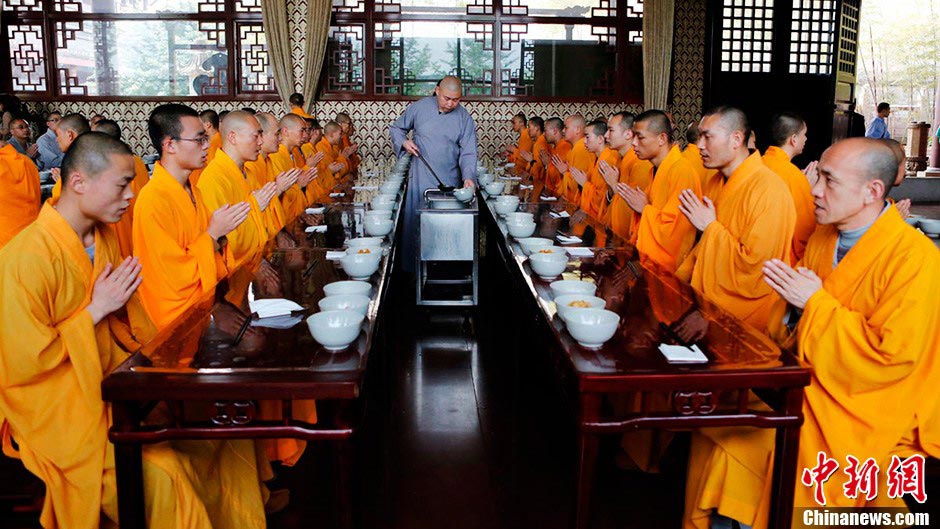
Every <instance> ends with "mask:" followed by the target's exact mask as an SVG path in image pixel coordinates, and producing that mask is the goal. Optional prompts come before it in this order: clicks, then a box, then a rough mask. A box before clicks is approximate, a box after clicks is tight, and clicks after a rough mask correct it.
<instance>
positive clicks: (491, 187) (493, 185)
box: [485, 182, 506, 195]
mask: <svg viewBox="0 0 940 529" xmlns="http://www.w3.org/2000/svg"><path fill="white" fill-rule="evenodd" d="M505 188H506V184H504V183H503V182H490V183H488V184H486V187H485V189H486V192H487V193H489V194H490V195H499V194H501V193H502V192H503V189H505Z"/></svg>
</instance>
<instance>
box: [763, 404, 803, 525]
mask: <svg viewBox="0 0 940 529" xmlns="http://www.w3.org/2000/svg"><path fill="white" fill-rule="evenodd" d="M785 391H786V396H785V398H784V402H785V404H784V407H783V410H781V413H782V414H783V415H787V416H790V417H793V416H799V417H800V418H801V421H800V424H802V414H803V388H802V387H798V388H788V389H786V390H785ZM800 424H796V425H793V426H787V427H784V428H778V429H777V440H776V443H777V444H776V450H775V452H774V474H773V483H772V485H771V496H770V497H771V502H772V503H771V508H770V526H771V527H776V528H778V529H790V524H791V522H792V520H793V491H794V487H795V486H796V473H797V468H796V466H797V461H798V458H799V453H800Z"/></svg>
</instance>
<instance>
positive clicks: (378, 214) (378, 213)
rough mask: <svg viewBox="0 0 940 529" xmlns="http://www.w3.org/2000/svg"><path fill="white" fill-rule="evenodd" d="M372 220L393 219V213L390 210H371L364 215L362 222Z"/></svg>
mask: <svg viewBox="0 0 940 529" xmlns="http://www.w3.org/2000/svg"><path fill="white" fill-rule="evenodd" d="M370 218H376V219H391V218H392V212H391V211H389V210H378V209H370V210H369V211H366V212H365V213H363V215H362V220H366V219H370Z"/></svg>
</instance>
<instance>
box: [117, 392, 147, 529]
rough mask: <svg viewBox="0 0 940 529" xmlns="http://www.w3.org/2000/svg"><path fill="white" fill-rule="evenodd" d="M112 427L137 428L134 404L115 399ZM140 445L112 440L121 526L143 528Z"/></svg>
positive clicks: (142, 478)
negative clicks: (113, 441)
mask: <svg viewBox="0 0 940 529" xmlns="http://www.w3.org/2000/svg"><path fill="white" fill-rule="evenodd" d="M111 409H112V415H113V417H114V428H115V429H116V430H118V431H129V430H133V429H135V428H137V426H138V425H137V421H136V419H135V417H136V415H137V413H136V411H137V405H136V403H133V402H115V403H114V404H113V405H112V407H111ZM142 452H143V451H142V447H141V445H139V444H136V443H114V466H115V469H114V470H115V474H116V479H117V489H118V490H117V493H118V524H119V525H120V526H121V527H122V528H123V529H146V527H147V519H146V512H145V510H144V468H143V456H142Z"/></svg>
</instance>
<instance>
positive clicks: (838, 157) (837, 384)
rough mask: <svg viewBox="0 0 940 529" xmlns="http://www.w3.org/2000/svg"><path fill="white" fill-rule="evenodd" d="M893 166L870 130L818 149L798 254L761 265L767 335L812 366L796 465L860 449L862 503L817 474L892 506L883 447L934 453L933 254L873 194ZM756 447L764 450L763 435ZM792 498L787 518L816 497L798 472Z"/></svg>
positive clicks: (938, 344) (938, 419)
mask: <svg viewBox="0 0 940 529" xmlns="http://www.w3.org/2000/svg"><path fill="white" fill-rule="evenodd" d="M896 167H897V165H896V162H895V158H894V155H893V154H892V153H891V150H890V149H889V148H888V147H886V146H885V145H884V143H883V142H882V141H881V140H872V139H867V138H851V139H848V140H844V141H841V142H839V143H837V144H835V145H833V146H832V147H830V148H829V149H827V150H826V152H825V153H823V155H822V157H821V158H820V160H819V164H818V170H819V174H820V179H819V181H818V182H817V183H816V184H815V185H814V187H813V196H814V197H815V200H816V204H817V206H816V208H815V216H816V219H817V221H818V222H819V227H818V228H817V229H816V231H815V233H814V234H813V235H812V236H811V237H810V239H809V241H808V243H807V246H806V252H805V254H804V256H803V259H802V261H801V262H800V264H799V266H797V267H796V269H794V268H791V267H790V266H789V265H788V264H787V263H785V262H783V261H779V260H773V261H770V262H768V263H766V265H765V267H764V274H765V278H766V280H767V282H768V283H769V284H770V286H771V287H773V289H774V290H775V291H776V292H777V293H778V294H779V295H780V296H781V298H782V301H781V302H780V303H779V305H778V307H777V310H776V311H775V314H774V318H773V319H772V320H771V330H772V332H771V334H772V335H774V337H775V338H777V339H778V340H779V341H780V342H781V343H782V345H783V346H784V347H790V348H795V349H796V353H797V355H798V357H799V358H800V359H801V360H802V361H803V362H805V363H806V364H807V365H808V366H809V367H810V368H811V369H812V377H813V378H812V381H811V383H810V385H809V386H807V387H806V390H805V394H804V399H803V416H804V420H805V422H804V423H803V426H802V428H801V429H800V444H799V446H800V452H799V464H798V466H797V469H798V470H797V471H798V472H802V469H804V468H813V467H815V466H816V465H817V454H819V453H820V452H823V453H825V454H826V456H827V457H830V458H833V459H835V460H836V461H837V462H838V463H839V464H840V465H843V464H844V463H845V462H846V457H847V456H853V457H856V458H858V460H859V462H860V463H864V462H865V460H866V459H868V458H872V459H873V460H874V462H875V463H876V464H877V465H878V467H879V468H880V469H881V472H880V473H879V476H878V483H877V484H878V490H879V495H878V496H877V497H876V498H875V499H873V500H871V501H868V500H867V498H866V497H865V494H862V493H860V494H858V497H857V498H848V497H846V494H845V492H844V491H843V489H842V484H843V482H844V480H842V479H830V480H828V481H826V482H825V483H824V484H823V485H822V491H823V493H824V495H825V500H826V506H831V507H894V508H900V509H904V508H905V504H904V501H903V500H902V499H900V498H897V499H891V498H888V497H887V494H885V492H886V491H888V490H889V489H888V482H887V479H888V477H889V475H890V468H891V463H892V456H897V457H899V458H901V459H904V458H907V457H910V456H911V455H914V454H920V455H924V456H929V457H934V458H936V457H940V393H938V392H937V391H936V388H937V385H938V384H940V354H938V352H940V333H937V329H938V328H940V304H938V303H937V299H938V298H940V252H938V251H937V248H936V247H935V246H934V244H933V243H932V242H931V241H930V240H929V239H928V238H926V237H923V236H922V235H921V234H919V233H917V231H916V230H914V229H913V228H911V227H910V226H908V225H907V224H906V223H905V222H904V221H903V220H902V219H901V216H900V214H899V213H898V212H897V210H896V209H895V208H894V207H892V206H891V204H890V203H889V202H888V201H886V200H885V198H886V196H887V193H888V191H889V190H890V188H891V187H892V185H893V182H894V180H895V168H896ZM888 402H890V403H891V405H890V406H887V407H886V405H885V403H888ZM768 441H770V442H768ZM762 447H763V452H764V454H765V455H770V456H771V457H772V454H773V443H772V437H771V438H770V439H768V440H765V441H764V444H763V446H762ZM797 476H799V474H797ZM833 478H836V476H833ZM754 486H756V487H761V484H760V481H756V482H755V483H754ZM761 488H763V487H761ZM763 499H764V501H765V502H769V500H770V498H769V496H765V497H764V498H763ZM924 499H925V498H915V500H916V501H920V502H921V503H923V501H924ZM794 507H795V509H794V517H796V516H797V515H798V514H799V513H800V510H799V509H800V508H802V507H807V508H810V507H815V508H821V507H822V506H821V505H819V504H818V503H817V501H816V499H815V497H814V488H813V487H808V486H804V485H803V484H801V483H800V480H799V477H798V478H797V484H796V491H795V495H794ZM798 522H799V520H795V521H794V525H795V526H796V524H797V523H798Z"/></svg>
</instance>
